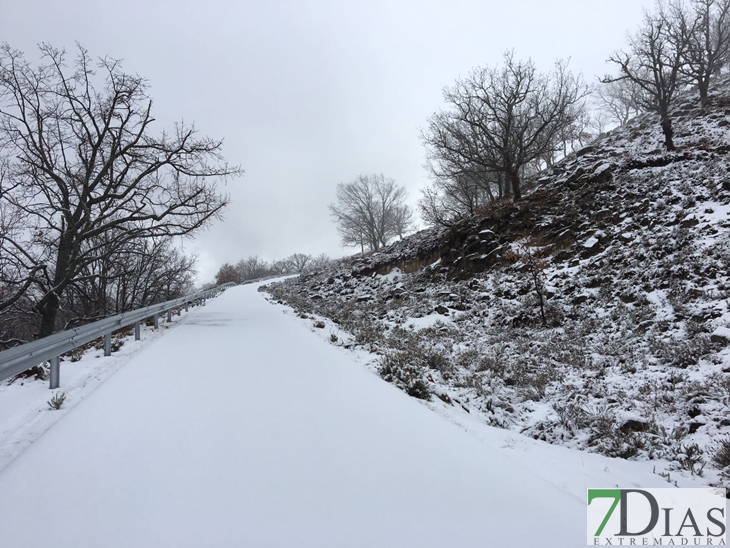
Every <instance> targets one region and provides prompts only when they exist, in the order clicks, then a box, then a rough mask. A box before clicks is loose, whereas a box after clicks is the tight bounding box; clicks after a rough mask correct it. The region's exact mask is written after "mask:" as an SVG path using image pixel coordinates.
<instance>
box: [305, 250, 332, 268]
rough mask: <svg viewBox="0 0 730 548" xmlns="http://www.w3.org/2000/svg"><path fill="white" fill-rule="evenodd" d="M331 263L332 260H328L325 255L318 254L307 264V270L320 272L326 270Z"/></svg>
mask: <svg viewBox="0 0 730 548" xmlns="http://www.w3.org/2000/svg"><path fill="white" fill-rule="evenodd" d="M331 262H332V259H330V258H329V256H328V255H327V254H326V253H320V254H319V255H317V256H316V257H312V261H311V262H310V263H309V270H311V271H317V270H322V269H323V268H326V267H327V266H328V265H329V264H330V263H331Z"/></svg>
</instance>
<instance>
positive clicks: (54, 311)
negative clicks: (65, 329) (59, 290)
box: [38, 294, 60, 338]
mask: <svg viewBox="0 0 730 548" xmlns="http://www.w3.org/2000/svg"><path fill="white" fill-rule="evenodd" d="M59 304H60V303H59V299H58V296H56V294H50V295H49V296H48V298H47V299H46V301H45V303H44V304H43V305H42V306H41V307H39V308H38V312H39V313H40V315H41V325H40V331H39V332H38V338H43V337H47V336H48V335H51V334H52V333H53V330H54V329H55V327H56V316H58V307H59Z"/></svg>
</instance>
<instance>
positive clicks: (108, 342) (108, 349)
mask: <svg viewBox="0 0 730 548" xmlns="http://www.w3.org/2000/svg"><path fill="white" fill-rule="evenodd" d="M104 355H105V356H111V355H112V334H111V333H107V334H106V335H104Z"/></svg>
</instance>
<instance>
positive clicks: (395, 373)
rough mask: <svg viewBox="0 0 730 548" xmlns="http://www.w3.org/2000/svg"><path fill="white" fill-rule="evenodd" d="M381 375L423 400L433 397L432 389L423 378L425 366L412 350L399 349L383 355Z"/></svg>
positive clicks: (410, 394)
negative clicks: (419, 361)
mask: <svg viewBox="0 0 730 548" xmlns="http://www.w3.org/2000/svg"><path fill="white" fill-rule="evenodd" d="M380 376H381V377H382V378H383V380H386V381H388V382H390V383H393V384H395V385H396V386H398V387H399V388H401V389H402V390H404V391H405V392H406V394H408V395H409V396H413V397H414V398H418V399H421V400H430V399H431V390H430V389H429V388H428V385H427V384H426V382H425V381H424V380H423V366H421V365H420V364H419V363H418V360H417V359H416V357H415V356H414V355H413V354H412V353H410V352H404V351H398V352H392V353H389V354H386V355H385V356H383V358H382V359H381V360H380Z"/></svg>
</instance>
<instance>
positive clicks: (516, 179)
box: [509, 171, 522, 202]
mask: <svg viewBox="0 0 730 548" xmlns="http://www.w3.org/2000/svg"><path fill="white" fill-rule="evenodd" d="M509 180H510V183H511V185H512V194H513V198H512V199H513V200H514V201H515V202H516V201H517V200H521V199H522V190H521V189H520V174H519V172H518V171H513V172H512V173H510V177H509Z"/></svg>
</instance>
